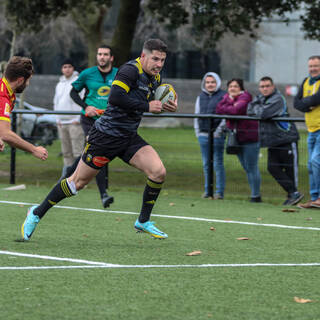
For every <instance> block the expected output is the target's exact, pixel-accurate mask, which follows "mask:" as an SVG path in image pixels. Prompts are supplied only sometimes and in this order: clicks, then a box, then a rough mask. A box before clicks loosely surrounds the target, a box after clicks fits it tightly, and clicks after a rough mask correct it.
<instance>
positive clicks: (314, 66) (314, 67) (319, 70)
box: [308, 59, 320, 77]
mask: <svg viewBox="0 0 320 320" xmlns="http://www.w3.org/2000/svg"><path fill="white" fill-rule="evenodd" d="M308 69H309V74H310V76H311V77H317V76H318V75H320V60H319V59H310V60H309V62H308Z"/></svg>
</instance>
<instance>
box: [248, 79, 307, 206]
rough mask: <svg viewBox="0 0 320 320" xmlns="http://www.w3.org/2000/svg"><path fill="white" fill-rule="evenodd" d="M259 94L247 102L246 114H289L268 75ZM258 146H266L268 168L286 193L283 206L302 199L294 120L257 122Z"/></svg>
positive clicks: (262, 81) (297, 138)
mask: <svg viewBox="0 0 320 320" xmlns="http://www.w3.org/2000/svg"><path fill="white" fill-rule="evenodd" d="M259 91H260V94H259V95H258V96H256V97H255V98H254V99H253V100H252V102H250V103H249V105H248V110H247V114H248V115H249V116H256V117H259V118H261V119H262V120H268V119H271V118H273V117H288V116H289V114H288V108H287V103H286V100H285V98H284V96H283V95H282V94H281V93H280V91H279V90H278V89H276V88H275V86H274V83H273V80H272V79H271V78H270V77H263V78H261V79H260V81H259ZM259 139H260V146H261V147H267V148H268V171H269V172H270V174H271V175H272V176H273V178H274V179H275V180H276V181H277V182H278V183H279V184H280V186H281V187H282V188H283V189H284V190H285V191H286V192H287V193H288V198H287V199H286V201H285V202H284V203H283V204H284V205H294V204H296V203H298V202H299V201H300V200H301V199H302V198H303V194H301V193H300V192H299V191H298V190H297V185H298V148H297V142H298V140H299V133H298V131H297V128H296V126H295V124H294V123H293V122H287V121H260V125H259Z"/></svg>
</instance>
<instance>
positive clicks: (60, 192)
mask: <svg viewBox="0 0 320 320" xmlns="http://www.w3.org/2000/svg"><path fill="white" fill-rule="evenodd" d="M73 195H75V194H74V193H73V192H72V190H71V189H70V187H69V185H68V183H67V179H63V180H62V181H60V182H58V183H57V184H56V185H55V186H54V188H53V189H52V190H51V191H50V192H49V194H48V195H47V197H46V198H45V199H44V200H43V201H42V203H41V204H40V205H39V206H38V207H37V208H36V209H34V211H33V213H34V214H35V215H37V216H39V218H40V219H41V218H42V217H43V216H44V215H45V214H46V212H47V211H48V210H49V209H50V208H51V207H53V206H54V205H56V204H57V203H58V202H60V201H61V200H63V199H64V198H67V197H71V196H73Z"/></svg>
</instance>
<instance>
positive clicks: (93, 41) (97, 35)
mask: <svg viewBox="0 0 320 320" xmlns="http://www.w3.org/2000/svg"><path fill="white" fill-rule="evenodd" d="M107 11H108V8H107V6H105V5H103V6H101V7H98V8H94V9H93V10H90V11H89V10H88V12H89V13H88V12H84V11H83V10H72V18H73V20H74V21H75V22H76V24H77V25H78V26H79V28H80V29H81V31H82V32H83V34H84V36H85V38H86V41H87V44H88V66H89V67H93V66H95V65H96V64H97V59H96V56H97V48H98V46H99V45H100V44H101V41H102V26H103V21H104V18H105V16H106V14H107Z"/></svg>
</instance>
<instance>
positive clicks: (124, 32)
mask: <svg viewBox="0 0 320 320" xmlns="http://www.w3.org/2000/svg"><path fill="white" fill-rule="evenodd" d="M139 12H140V0H121V5H120V11H119V15H118V20H117V26H116V29H115V31H114V34H113V38H112V42H111V46H112V48H113V50H114V52H115V65H116V66H120V65H122V64H123V63H125V62H126V61H127V60H128V59H129V57H130V50H131V44H132V40H133V37H134V31H135V28H136V23H137V19H138V16H139Z"/></svg>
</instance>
